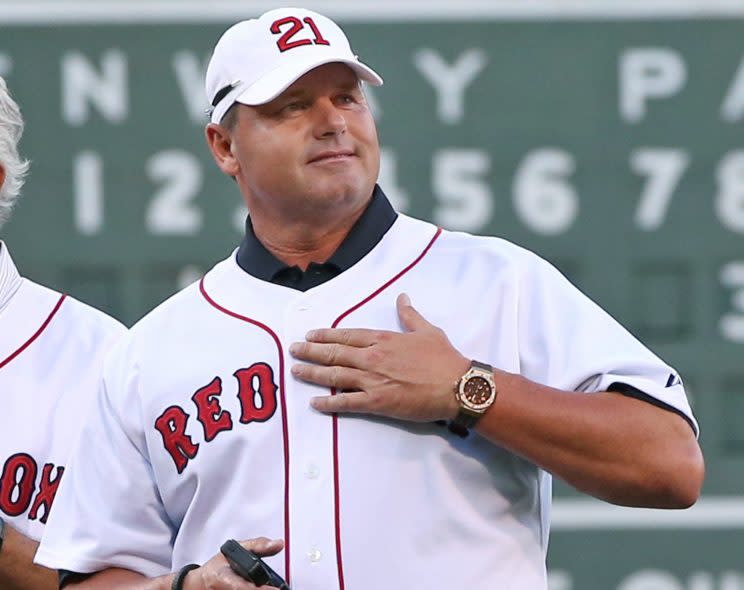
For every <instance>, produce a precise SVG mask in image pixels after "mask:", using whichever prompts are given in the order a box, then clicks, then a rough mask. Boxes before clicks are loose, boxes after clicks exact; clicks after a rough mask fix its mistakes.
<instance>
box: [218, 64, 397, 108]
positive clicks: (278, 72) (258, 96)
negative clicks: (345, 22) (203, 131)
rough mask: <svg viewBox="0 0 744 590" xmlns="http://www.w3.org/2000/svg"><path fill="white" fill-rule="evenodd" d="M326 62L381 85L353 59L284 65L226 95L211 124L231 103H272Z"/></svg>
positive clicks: (365, 67) (375, 74)
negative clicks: (342, 65)
mask: <svg viewBox="0 0 744 590" xmlns="http://www.w3.org/2000/svg"><path fill="white" fill-rule="evenodd" d="M329 63H342V64H345V65H347V66H349V67H350V68H351V69H352V70H354V72H355V73H356V75H357V76H359V79H360V80H364V81H365V82H367V83H368V84H371V85H372V86H382V78H381V77H380V76H379V75H378V74H377V72H375V71H374V70H373V69H372V68H370V67H369V66H367V65H365V64H363V63H362V62H360V61H357V60H355V59H348V58H340V57H328V58H325V59H318V58H317V57H315V58H314V59H310V60H304V61H301V60H300V61H294V62H293V63H291V64H287V65H286V66H284V67H280V68H277V69H275V70H273V71H271V72H269V73H268V74H266V75H265V76H264V77H263V78H261V79H260V80H258V81H257V82H255V83H254V84H252V85H251V86H249V87H248V88H244V89H243V88H241V86H238V87H236V88H235V90H234V91H233V92H235V95H234V96H233V97H230V96H229V95H228V96H226V97H225V98H224V99H223V101H221V102H222V104H221V105H218V107H221V108H219V111H218V110H217V109H215V112H213V114H212V121H213V122H215V123H217V122H219V121H220V120H221V119H222V117H223V116H224V115H225V113H226V112H227V110H228V109H229V108H230V106H232V104H233V103H236V102H239V103H241V104H245V105H248V106H257V105H262V104H266V103H267V102H270V101H272V100H274V99H275V98H276V97H277V96H279V95H280V94H281V93H282V92H284V91H285V90H286V89H287V88H289V87H290V86H291V85H292V84H293V83H294V82H295V81H296V80H297V79H299V78H300V77H302V76H304V75H305V74H307V73H308V72H309V71H310V70H313V69H315V68H317V67H319V66H322V65H325V64H329Z"/></svg>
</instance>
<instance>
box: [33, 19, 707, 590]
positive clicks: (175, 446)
mask: <svg viewBox="0 0 744 590" xmlns="http://www.w3.org/2000/svg"><path fill="white" fill-rule="evenodd" d="M361 81H364V82H367V83H370V84H381V79H380V78H379V77H378V76H377V74H376V73H374V72H373V71H372V70H371V69H370V68H368V67H367V66H365V65H363V64H362V63H360V62H359V61H357V59H356V57H355V56H354V54H353V53H352V51H351V49H350V47H349V45H348V41H347V40H346V38H345V36H344V34H343V32H342V31H341V30H340V29H339V28H338V26H337V25H336V24H335V23H333V22H332V21H330V20H329V19H327V18H325V17H323V16H321V15H319V14H316V13H314V12H311V11H308V10H302V9H294V8H287V9H278V10H274V11H271V12H268V13H266V14H264V15H262V16H261V17H260V18H258V19H255V20H251V21H245V22H241V23H239V24H237V25H235V26H234V27H232V28H230V29H229V30H228V31H227V32H226V33H225V34H224V35H223V36H222V38H221V39H220V40H219V42H218V43H217V46H216V48H215V50H214V54H213V56H212V58H211V61H210V64H209V68H208V71H207V80H206V86H207V95H208V99H209V101H210V102H211V104H212V106H213V109H214V110H213V112H212V115H211V123H210V124H209V125H208V126H207V129H206V138H207V143H208V144H209V148H210V150H211V152H212V155H213V156H214V159H215V161H216V163H217V165H218V167H219V168H220V169H221V170H222V171H223V172H224V173H225V174H226V175H228V176H230V177H232V178H234V179H235V181H236V183H237V186H238V187H239V189H240V192H241V194H242V195H243V198H244V199H245V202H246V204H247V206H248V208H249V211H250V212H251V213H250V218H249V220H248V222H247V227H246V236H245V239H244V240H243V242H242V244H241V246H240V248H239V249H238V250H237V251H236V252H235V253H234V254H233V255H231V256H230V257H229V258H228V259H227V260H225V261H223V262H221V263H220V264H218V265H217V266H216V267H215V268H214V269H212V270H211V271H210V272H209V273H207V275H206V276H205V277H204V279H203V280H202V281H201V282H199V283H198V284H195V285H192V286H191V287H189V288H187V289H186V290H184V291H182V292H181V293H179V294H177V295H176V296H174V297H173V298H171V299H170V300H169V301H167V302H166V303H164V304H163V305H161V306H160V307H158V308H157V309H156V310H154V311H153V312H152V313H151V314H149V315H148V316H147V317H145V318H144V319H143V320H142V321H140V322H139V323H138V324H137V325H136V326H135V327H134V328H133V329H132V330H131V331H130V333H129V335H128V336H127V337H126V338H125V339H123V340H122V341H121V342H120V343H119V344H118V345H117V346H116V348H115V350H114V351H113V352H112V354H111V355H110V356H109V358H108V361H107V365H106V369H105V371H104V378H103V386H102V395H101V397H100V402H99V407H98V410H97V412H96V413H95V414H94V416H93V419H92V420H91V421H90V423H89V424H88V425H87V427H86V429H85V432H84V434H83V435H82V440H81V443H80V448H79V451H78V453H77V455H76V458H75V460H74V464H73V465H71V467H70V469H69V473H68V477H67V478H66V480H65V483H64V484H63V486H62V489H61V491H60V494H59V495H58V502H61V506H62V508H60V509H59V510H57V511H56V512H55V514H53V515H52V519H51V521H50V526H49V527H48V529H47V532H46V535H45V538H44V540H43V542H42V546H41V549H40V551H39V554H38V556H37V559H38V560H39V561H40V562H41V563H44V564H46V565H47V566H49V567H55V568H60V569H64V570H70V571H73V572H77V575H76V577H73V578H69V577H68V578H67V580H71V581H70V582H69V583H67V587H68V588H72V589H75V590H95V589H106V590H118V589H122V590H123V589H125V588H126V589H135V588H136V589H137V590H167V589H168V588H173V589H176V590H177V589H184V590H201V589H207V588H209V589H210V590H215V589H219V590H224V589H233V590H250V589H253V588H255V587H256V586H255V585H253V584H251V583H249V582H246V581H244V580H242V579H241V578H240V577H239V576H238V575H236V574H234V573H233V572H232V571H231V570H230V568H229V567H228V565H227V562H226V561H225V559H224V558H223V557H222V556H221V555H220V554H219V552H218V550H219V548H220V546H221V544H222V543H223V541H225V540H226V539H228V538H236V539H253V540H250V541H245V545H246V546H247V547H250V548H253V549H254V550H255V551H256V552H257V553H259V554H260V555H264V556H273V557H268V559H267V562H268V563H270V565H271V566H272V567H273V568H274V569H275V570H276V571H277V572H278V573H279V574H280V575H282V576H283V577H284V578H285V580H286V581H287V582H288V583H289V585H290V587H292V588H294V589H296V590H332V589H340V590H343V589H344V588H349V589H352V590H379V589H380V588H394V589H400V588H413V589H422V588H427V589H432V590H437V589H441V590H444V589H449V588H470V589H473V590H486V589H489V590H490V589H493V588H505V589H506V588H508V589H510V590H541V589H543V590H544V589H545V588H546V586H547V583H546V572H545V553H546V548H547V537H548V526H549V506H550V476H549V475H548V473H552V474H555V475H556V476H558V477H561V478H563V479H565V480H566V481H567V482H569V483H570V484H572V485H573V486H575V487H577V488H578V489H580V490H583V491H585V492H588V493H590V494H593V495H595V496H598V497H600V498H603V499H605V500H608V501H611V502H615V503H618V504H627V505H632V506H657V507H670V508H672V507H686V506H689V505H691V504H692V503H694V502H695V500H696V499H697V497H698V494H699V491H700V487H701V484H702V479H703V460H702V456H701V453H700V449H699V447H698V444H697V441H696V437H695V434H696V430H697V425H696V423H695V420H694V418H693V416H692V414H691V412H690V408H689V406H688V403H687V401H686V398H685V393H684V390H683V387H682V384H681V382H680V381H679V379H678V378H677V374H676V372H675V371H674V370H673V369H671V368H669V367H668V366H667V365H666V364H664V363H663V362H662V361H661V360H659V359H658V358H657V357H656V356H654V355H653V354H652V353H651V352H649V351H648V350H647V349H646V348H645V347H644V346H643V345H641V344H640V343H639V342H638V341H637V340H635V339H634V338H633V337H632V336H631V335H630V334H629V333H628V332H626V331H625V330H624V329H623V328H621V327H620V326H619V325H618V324H617V323H616V322H615V321H614V320H612V319H611V318H610V317H609V316H607V315H606V314H605V313H604V312H603V311H602V310H600V309H599V308H598V307H597V306H596V305H594V304H593V303H592V302H591V301H589V300H588V299H586V298H585V297H584V296H583V295H582V294H580V293H579V292H578V291H577V290H576V289H575V288H574V287H573V286H572V285H570V284H569V283H568V282H567V281H566V280H565V279H564V278H563V277H562V276H561V275H560V274H559V273H558V272H557V271H556V270H554V269H553V268H552V267H551V266H550V265H549V264H547V263H546V262H544V261H543V260H541V259H540V258H538V257H537V256H535V255H534V254H531V253H529V252H527V251H525V250H523V249H520V248H518V247H516V246H514V245H512V244H509V243H507V242H505V241H503V240H500V239H497V238H489V237H475V236H470V235H467V234H460V233H451V232H447V231H442V230H439V229H438V228H436V227H434V226H432V225H430V224H428V223H425V222H423V221H419V220H415V219H412V218H410V217H406V216H404V215H399V214H396V213H395V212H394V211H393V209H392V208H391V206H390V204H389V203H388V201H387V199H386V198H385V196H384V194H383V192H382V190H381V189H380V188H379V187H377V186H376V180H377V176H378V171H379V146H378V140H377V134H376V129H375V124H374V121H373V119H372V116H371V114H370V111H369V108H368V105H367V103H366V101H365V97H364V94H363V92H362V88H361ZM411 302H413V303H411ZM414 306H415V307H414ZM473 361H475V362H473ZM486 363H487V364H486ZM489 365H490V366H489ZM455 389H457V391H458V394H457V395H456V394H455ZM260 535H266V537H267V538H260V537H259V536H260ZM257 537H259V538H257ZM269 539H273V540H269ZM80 574H88V575H87V576H81V575H80ZM89 574H93V575H89Z"/></svg>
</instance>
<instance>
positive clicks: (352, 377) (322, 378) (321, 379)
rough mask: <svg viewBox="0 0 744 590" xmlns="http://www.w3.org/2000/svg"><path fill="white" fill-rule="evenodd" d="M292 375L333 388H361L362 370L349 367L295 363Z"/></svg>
mask: <svg viewBox="0 0 744 590" xmlns="http://www.w3.org/2000/svg"><path fill="white" fill-rule="evenodd" d="M292 375H294V376H295V377H297V378H298V379H302V380H303V381H308V382H310V383H315V384H316V385H322V386H324V387H333V388H334V389H339V390H340V389H351V390H359V389H363V387H362V382H363V381H364V375H365V373H364V371H360V370H359V369H352V368H349V367H340V366H338V365H334V366H332V367H324V366H322V365H305V364H297V365H293V366H292Z"/></svg>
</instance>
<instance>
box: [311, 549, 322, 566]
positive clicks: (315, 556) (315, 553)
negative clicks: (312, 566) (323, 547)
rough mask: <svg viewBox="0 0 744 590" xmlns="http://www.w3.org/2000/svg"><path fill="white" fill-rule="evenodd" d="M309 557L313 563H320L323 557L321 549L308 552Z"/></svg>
mask: <svg viewBox="0 0 744 590" xmlns="http://www.w3.org/2000/svg"><path fill="white" fill-rule="evenodd" d="M307 556H308V557H309V558H310V561H312V562H313V563H318V562H319V561H320V558H321V557H323V555H322V554H321V552H320V549H310V551H308V552H307Z"/></svg>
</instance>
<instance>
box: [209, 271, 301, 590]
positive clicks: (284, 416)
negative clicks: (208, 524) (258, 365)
mask: <svg viewBox="0 0 744 590" xmlns="http://www.w3.org/2000/svg"><path fill="white" fill-rule="evenodd" d="M199 290H200V291H201V294H202V295H203V296H204V299H206V300H207V301H208V302H209V304H210V305H212V307H215V308H217V309H218V310H220V311H221V312H222V313H224V314H227V315H229V316H230V317H233V318H236V319H239V320H242V321H244V322H248V323H249V324H253V325H254V326H256V327H258V328H261V329H262V330H264V331H265V332H266V333H267V334H269V336H271V337H272V338H273V339H274V343H275V344H276V347H277V349H278V350H279V399H280V400H281V403H282V435H283V437H284V572H285V579H286V582H287V584H290V585H291V583H292V582H291V580H290V573H289V435H288V430H287V403H286V400H285V398H284V351H283V349H282V343H281V342H280V341H279V337H278V336H277V335H276V333H275V332H274V331H273V330H272V329H271V328H269V327H268V326H267V325H266V324H262V323H261V322H259V321H257V320H253V319H251V318H248V317H245V316H242V315H240V314H237V313H235V312H234V311H230V310H229V309H227V308H225V307H222V306H221V305H220V304H219V303H217V302H216V301H215V300H214V299H212V298H211V297H210V296H209V294H208V293H207V291H206V289H205V288H204V278H202V280H201V281H200V282H199Z"/></svg>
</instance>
